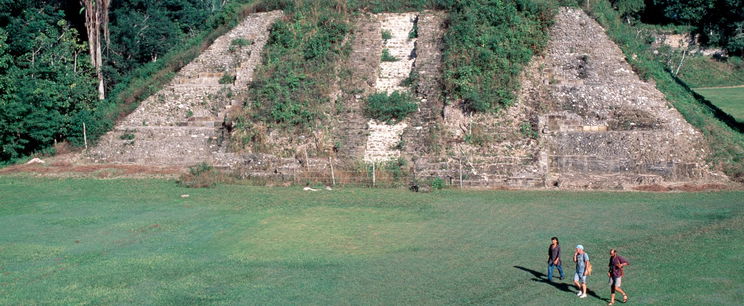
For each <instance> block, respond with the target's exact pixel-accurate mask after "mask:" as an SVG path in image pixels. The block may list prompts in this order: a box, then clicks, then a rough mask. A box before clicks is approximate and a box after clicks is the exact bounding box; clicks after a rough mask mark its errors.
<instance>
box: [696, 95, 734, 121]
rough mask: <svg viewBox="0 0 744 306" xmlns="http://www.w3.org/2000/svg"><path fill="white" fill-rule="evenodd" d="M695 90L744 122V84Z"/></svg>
mask: <svg viewBox="0 0 744 306" xmlns="http://www.w3.org/2000/svg"><path fill="white" fill-rule="evenodd" d="M695 91H696V92H697V93H699V94H701V95H703V96H704V97H705V98H706V99H708V100H709V101H710V102H712V103H713V104H715V105H716V106H718V108H720V109H721V110H722V111H724V112H726V113H728V114H729V115H731V116H732V117H734V118H736V120H737V121H739V122H744V86H743V87H728V88H695Z"/></svg>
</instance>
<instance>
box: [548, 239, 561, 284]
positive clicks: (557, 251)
mask: <svg viewBox="0 0 744 306" xmlns="http://www.w3.org/2000/svg"><path fill="white" fill-rule="evenodd" d="M555 268H558V273H559V274H558V275H559V276H558V279H560V280H563V277H564V274H563V267H562V266H561V245H560V242H559V241H558V237H553V238H550V246H548V281H549V282H552V281H553V270H554V269H555Z"/></svg>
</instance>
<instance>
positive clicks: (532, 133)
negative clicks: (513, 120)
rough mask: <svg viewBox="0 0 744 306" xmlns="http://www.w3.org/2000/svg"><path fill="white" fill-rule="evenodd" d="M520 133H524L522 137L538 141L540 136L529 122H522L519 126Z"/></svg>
mask: <svg viewBox="0 0 744 306" xmlns="http://www.w3.org/2000/svg"><path fill="white" fill-rule="evenodd" d="M519 132H520V133H522V136H524V137H527V138H532V139H537V136H538V133H537V130H535V129H534V128H533V127H532V124H530V123H529V122H522V123H521V124H520V125H519Z"/></svg>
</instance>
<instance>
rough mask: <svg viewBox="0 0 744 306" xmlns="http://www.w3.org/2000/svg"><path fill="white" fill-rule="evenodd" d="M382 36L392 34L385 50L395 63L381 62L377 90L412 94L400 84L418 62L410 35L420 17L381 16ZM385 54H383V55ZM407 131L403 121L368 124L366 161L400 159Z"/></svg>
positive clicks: (410, 14) (376, 84)
mask: <svg viewBox="0 0 744 306" xmlns="http://www.w3.org/2000/svg"><path fill="white" fill-rule="evenodd" d="M377 16H378V19H379V21H380V24H381V32H382V33H390V34H391V36H392V37H391V38H389V39H387V40H384V41H383V43H382V50H386V51H387V52H388V54H389V55H390V56H392V57H394V58H396V60H395V61H381V62H380V67H379V73H378V76H377V81H376V82H375V90H376V91H377V92H383V93H387V94H390V93H392V92H394V91H399V92H409V91H410V90H409V89H408V88H407V87H404V86H401V82H402V81H403V80H404V79H406V78H408V76H409V75H410V74H411V70H412V69H413V65H414V62H415V61H416V58H415V46H416V38H409V33H410V32H411V31H412V30H413V28H414V26H415V22H416V19H417V18H418V15H417V13H400V14H393V13H390V14H379V15H377ZM381 52H382V51H381ZM406 127H408V124H407V123H406V122H405V120H404V121H401V122H398V123H396V124H387V123H385V122H377V121H376V120H369V121H368V122H367V129H368V132H369V136H368V137H367V146H366V149H365V152H364V161H366V162H381V161H386V160H391V159H396V158H398V157H400V146H398V144H399V143H400V142H401V136H402V135H403V131H404V130H405V129H406Z"/></svg>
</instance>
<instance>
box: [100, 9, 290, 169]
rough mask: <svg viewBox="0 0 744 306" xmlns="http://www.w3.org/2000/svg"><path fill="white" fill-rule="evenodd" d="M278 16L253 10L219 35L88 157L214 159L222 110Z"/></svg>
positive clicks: (244, 82) (173, 161)
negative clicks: (230, 28)
mask: <svg viewBox="0 0 744 306" xmlns="http://www.w3.org/2000/svg"><path fill="white" fill-rule="evenodd" d="M281 16H283V13H282V12H280V11H274V12H267V13H256V14H251V15H249V16H248V17H246V19H245V20H243V21H242V22H241V23H240V24H239V25H237V26H236V27H235V28H233V29H232V30H230V31H229V32H228V33H226V34H225V35H222V36H220V37H219V38H217V39H216V40H215V41H214V42H213V43H212V45H210V46H209V47H208V48H207V49H206V50H205V51H204V52H202V53H201V54H200V55H199V56H198V57H197V58H196V59H194V60H193V61H192V62H190V63H189V64H187V65H186V66H185V67H183V68H182V69H181V70H180V71H179V72H178V73H177V74H176V76H175V77H174V78H173V80H172V81H171V82H170V83H169V84H168V85H167V86H165V87H164V88H163V89H161V90H160V91H158V92H157V93H155V94H153V95H152V96H150V97H148V98H147V99H145V100H144V101H143V102H142V103H141V104H140V106H139V107H138V108H137V109H136V110H135V111H134V112H132V113H131V114H129V115H128V116H127V117H126V118H124V119H123V120H121V121H120V122H119V123H118V124H117V125H116V127H115V128H114V129H113V130H112V131H110V132H109V133H107V134H106V135H104V136H103V137H101V139H100V141H99V143H98V145H97V146H95V147H94V148H92V149H91V150H90V151H89V152H88V158H89V159H91V160H93V161H94V162H104V163H111V162H113V163H136V164H153V165H193V164H196V163H198V162H202V161H206V162H210V161H212V160H213V153H214V152H217V151H218V150H219V149H220V144H221V143H222V140H223V138H224V136H223V135H222V134H223V131H222V130H221V127H222V122H223V120H224V116H225V113H226V111H227V110H228V109H229V108H230V107H231V106H232V105H234V104H235V103H237V101H235V100H234V99H233V98H232V97H233V96H234V95H236V94H237V93H238V92H239V91H243V90H246V89H247V87H248V83H249V82H250V81H251V80H252V77H253V70H254V69H255V67H256V65H257V64H258V63H259V62H260V60H261V50H262V49H263V46H264V45H265V44H266V41H267V40H268V35H269V29H270V27H271V25H272V24H273V22H274V21H275V20H276V19H277V18H280V17H281ZM226 76H227V77H226ZM223 78H224V79H223ZM221 83H222V84H221Z"/></svg>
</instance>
